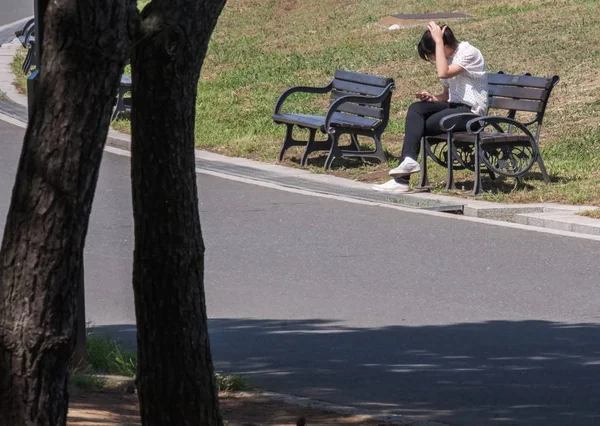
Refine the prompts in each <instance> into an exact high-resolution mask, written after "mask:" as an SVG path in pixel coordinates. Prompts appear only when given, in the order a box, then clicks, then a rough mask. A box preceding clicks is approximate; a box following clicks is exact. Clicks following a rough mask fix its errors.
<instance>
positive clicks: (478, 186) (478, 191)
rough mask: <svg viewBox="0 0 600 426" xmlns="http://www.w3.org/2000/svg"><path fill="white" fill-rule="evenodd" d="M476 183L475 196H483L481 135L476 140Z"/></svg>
mask: <svg viewBox="0 0 600 426" xmlns="http://www.w3.org/2000/svg"><path fill="white" fill-rule="evenodd" d="M474 148H475V181H474V182H473V195H481V194H483V188H482V186H481V159H480V149H479V135H477V138H476V139H475V147H474Z"/></svg>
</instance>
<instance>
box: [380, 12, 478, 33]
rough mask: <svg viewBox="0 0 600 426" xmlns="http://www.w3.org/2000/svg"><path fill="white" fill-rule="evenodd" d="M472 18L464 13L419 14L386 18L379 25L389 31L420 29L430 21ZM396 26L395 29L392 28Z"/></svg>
mask: <svg viewBox="0 0 600 426" xmlns="http://www.w3.org/2000/svg"><path fill="white" fill-rule="evenodd" d="M470 17H471V16H469V15H467V14H464V13H418V14H396V15H391V16H386V17H385V18H383V19H382V20H380V21H379V22H378V23H377V25H378V26H380V27H383V28H388V29H400V28H411V27H418V26H421V25H424V24H427V23H428V22H429V21H437V20H440V19H443V20H445V21H452V20H456V19H465V18H470ZM392 26H394V27H393V28H390V27H392Z"/></svg>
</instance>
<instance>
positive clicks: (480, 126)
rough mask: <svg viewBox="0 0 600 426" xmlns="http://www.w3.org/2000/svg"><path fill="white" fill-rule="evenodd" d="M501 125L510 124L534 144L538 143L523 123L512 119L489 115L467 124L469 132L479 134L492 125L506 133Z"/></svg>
mask: <svg viewBox="0 0 600 426" xmlns="http://www.w3.org/2000/svg"><path fill="white" fill-rule="evenodd" d="M476 124H477V126H476ZM500 124H510V125H511V126H514V127H516V128H517V129H519V130H521V131H522V132H523V133H525V134H526V135H527V136H529V138H530V139H531V140H532V141H533V142H534V143H535V142H536V140H535V138H534V137H533V135H532V134H531V131H530V130H529V129H528V128H527V127H526V126H525V125H524V124H523V123H520V122H518V121H517V120H513V119H512V118H508V117H501V116H498V115H487V116H482V117H477V118H474V119H472V120H469V122H468V123H467V132H469V133H472V134H477V133H480V132H482V131H483V130H484V129H485V128H486V127H487V126H490V125H491V126H492V127H494V128H495V129H496V130H498V131H499V132H504V129H502V127H500Z"/></svg>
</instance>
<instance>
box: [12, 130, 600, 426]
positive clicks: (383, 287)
mask: <svg viewBox="0 0 600 426" xmlns="http://www.w3.org/2000/svg"><path fill="white" fill-rule="evenodd" d="M22 136H23V130H22V129H17V128H15V127H13V126H10V125H7V124H5V123H2V122H0V191H1V192H0V193H1V194H2V196H1V197H0V222H2V223H0V225H3V220H4V215H5V212H6V209H7V208H8V203H9V194H10V188H11V186H12V179H13V177H14V171H15V169H16V164H17V158H18V154H19V144H20V140H21V139H22ZM198 183H199V187H200V190H199V196H200V200H201V206H200V209H201V218H202V224H203V229H204V234H205V240H206V246H207V264H206V268H207V271H206V292H207V301H208V309H209V316H210V317H211V318H212V319H211V320H210V330H211V341H212V347H213V353H214V357H215V360H216V363H217V366H218V368H219V369H221V370H225V371H231V372H238V373H242V374H245V375H247V376H249V377H250V378H251V379H252V380H253V381H254V382H255V383H256V384H257V385H259V386H261V387H264V388H267V389H270V390H274V391H279V392H284V393H291V394H298V395H305V396H310V397H313V398H319V399H323V400H327V401H331V402H336V403H343V404H353V405H356V406H358V407H363V408H369V409H380V410H382V411H388V412H391V413H398V414H404V415H409V416H412V417H417V418H434V419H437V420H439V421H444V422H448V423H452V424H458V425H463V426H471V425H473V426H475V425H477V426H481V425H490V424H492V425H493V424H507V425H508V424H509V425H522V426H564V425H577V426H592V425H598V424H600V388H599V387H598V386H597V384H598V382H599V381H600V328H599V326H598V323H599V313H598V312H599V311H600V309H599V304H600V302H599V300H600V286H598V283H599V278H598V277H599V276H600V266H599V264H598V258H599V257H600V243H599V242H597V241H590V240H586V239H578V238H571V237H563V236H557V235H549V234H544V233H539V232H530V231H523V230H518V229H511V228H504V227H501V226H494V225H487V224H481V223H475V222H469V221H462V220H457V219H454V218H453V217H452V216H448V217H447V218H446V217H433V216H426V215H421V214H418V213H406V212H399V211H396V210H393V209H389V208H382V207H371V206H367V205H359V204H351V203H346V202H341V201H335V200H331V199H326V198H317V197H311V196H306V195H299V194H294V193H289V192H283V191H278V190H274V189H267V188H262V187H257V186H254V185H248V184H243V183H239V182H234V181H230V180H226V179H221V178H217V177H211V176H207V175H198ZM131 250H132V219H131V198H130V192H129V160H128V158H126V157H123V156H117V155H113V154H110V153H106V154H105V156H104V160H103V164H102V170H101V174H100V181H99V184H98V191H97V195H96V199H95V201H94V207H93V212H92V218H91V223H90V231H89V234H88V240H87V247H86V290H87V295H86V300H87V312H88V316H89V319H90V320H92V321H93V322H94V323H95V324H96V325H97V326H98V328H99V329H101V330H102V331H105V332H110V333H112V334H113V335H114V336H118V337H119V338H121V339H123V340H124V341H125V342H129V343H130V344H133V342H134V330H135V328H134V323H135V318H134V309H133V298H132V292H131V288H130V287H131V286H130V280H131V277H130V273H131V262H132V256H131Z"/></svg>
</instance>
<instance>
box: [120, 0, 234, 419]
mask: <svg viewBox="0 0 600 426" xmlns="http://www.w3.org/2000/svg"><path fill="white" fill-rule="evenodd" d="M224 3H225V0H215V1H210V0H153V1H152V2H151V3H150V4H149V5H148V6H147V7H146V8H145V9H144V10H143V11H142V14H141V23H140V28H139V33H138V35H137V42H136V43H135V46H134V49H133V55H132V77H133V78H132V80H133V93H132V97H133V107H132V120H131V127H132V156H131V165H132V167H131V173H132V191H133V212H134V223H135V253H134V267H133V287H134V294H135V305H136V319H137V329H138V374H137V381H138V383H137V384H138V392H139V399H140V411H141V416H142V423H143V424H144V425H145V426H149V425H157V426H158V425H178V426H186V425H194V426H196V425H221V424H222V419H221V414H220V411H219V404H218V395H217V392H216V388H215V378H214V372H213V364H212V358H211V353H210V346H209V338H208V331H207V321H206V305H205V298H204V243H203V240H202V232H201V228H200V219H199V212H198V196H197V188H196V173H195V168H196V164H195V158H194V122H195V104H196V91H197V88H198V78H199V75H200V69H201V67H202V63H203V60H204V56H205V54H206V50H207V47H208V42H209V39H210V36H211V34H212V31H213V29H214V27H215V25H216V22H217V19H218V16H219V14H220V13H221V10H222V8H223V5H224Z"/></svg>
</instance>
